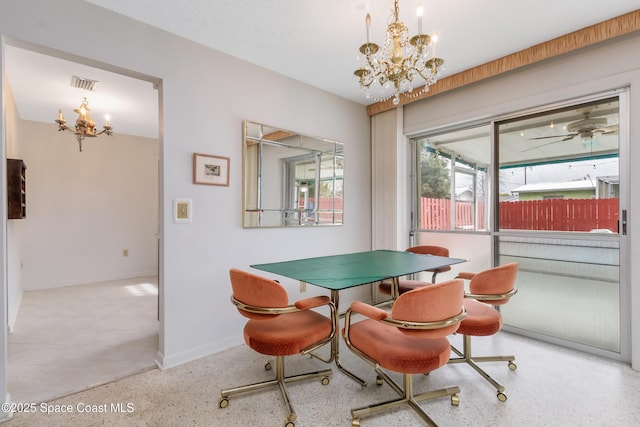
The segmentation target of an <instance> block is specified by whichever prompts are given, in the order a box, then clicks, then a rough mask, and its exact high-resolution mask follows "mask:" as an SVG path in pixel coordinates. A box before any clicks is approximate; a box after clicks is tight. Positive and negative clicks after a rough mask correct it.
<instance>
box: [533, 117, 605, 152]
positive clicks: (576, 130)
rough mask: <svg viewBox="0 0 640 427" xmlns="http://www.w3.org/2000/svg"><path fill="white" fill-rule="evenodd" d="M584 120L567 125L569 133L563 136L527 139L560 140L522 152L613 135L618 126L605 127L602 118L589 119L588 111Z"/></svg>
mask: <svg viewBox="0 0 640 427" xmlns="http://www.w3.org/2000/svg"><path fill="white" fill-rule="evenodd" d="M582 114H584V119H582V120H578V121H577V122H573V123H569V124H568V125H567V127H566V129H567V131H568V132H569V133H567V134H564V135H550V136H540V137H537V138H529V139H531V140H537V139H549V138H562V139H560V140H557V141H552V142H549V143H547V144H542V145H537V146H535V147H531V148H528V149H527V150H524V151H529V150H533V149H535V148H539V147H544V146H545V145H550V144H555V143H557V142H563V141H569V140H572V139H573V138H575V137H576V136H579V137H580V138H581V139H582V140H583V141H586V140H591V139H592V138H593V136H594V135H595V134H603V135H604V134H613V133H616V132H618V125H617V124H615V125H610V126H607V119H606V118H604V117H599V118H591V117H589V115H590V114H591V113H590V112H589V111H585V112H583V113H582Z"/></svg>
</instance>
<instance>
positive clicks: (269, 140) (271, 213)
mask: <svg viewBox="0 0 640 427" xmlns="http://www.w3.org/2000/svg"><path fill="white" fill-rule="evenodd" d="M243 128H244V129H243V145H242V149H243V159H242V170H243V175H242V181H243V182H242V186H243V193H244V194H243V208H242V224H243V227H244V228H254V227H296V226H298V227H299V226H318V225H342V223H343V215H344V211H343V202H344V195H343V188H344V187H343V177H344V144H342V143H340V142H336V141H331V140H329V139H326V138H318V137H313V136H309V135H303V134H300V133H298V132H294V131H289V130H285V129H280V128H276V127H273V126H269V125H265V124H262V123H255V122H250V121H247V120H245V121H244V122H243Z"/></svg>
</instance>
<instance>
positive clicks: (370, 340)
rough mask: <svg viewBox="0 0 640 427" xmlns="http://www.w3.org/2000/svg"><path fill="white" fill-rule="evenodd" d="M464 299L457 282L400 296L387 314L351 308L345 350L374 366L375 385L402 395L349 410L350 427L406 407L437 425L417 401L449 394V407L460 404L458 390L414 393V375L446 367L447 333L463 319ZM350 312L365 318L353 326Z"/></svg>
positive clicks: (360, 304)
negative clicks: (397, 377) (394, 375)
mask: <svg viewBox="0 0 640 427" xmlns="http://www.w3.org/2000/svg"><path fill="white" fill-rule="evenodd" d="M463 296H464V284H463V281H462V280H460V279H455V280H450V281H446V282H442V283H438V284H434V285H431V286H424V287H422V288H420V289H415V290H412V291H409V292H406V293H404V294H402V295H400V296H399V297H398V298H397V299H396V300H395V302H394V303H393V306H392V308H391V313H390V314H389V313H387V311H385V310H382V309H380V308H378V307H373V306H371V305H368V304H365V303H363V302H357V301H356V302H354V303H352V304H351V307H350V308H349V310H347V313H346V315H345V328H344V330H343V337H344V339H345V341H346V343H347V346H348V347H349V348H350V349H351V350H352V351H353V352H354V353H355V354H356V355H357V356H359V357H360V358H362V359H363V360H364V361H365V362H367V363H369V364H370V365H371V366H372V367H373V368H374V370H375V371H376V373H377V375H378V384H382V381H384V382H386V383H387V384H389V386H391V388H392V389H393V390H394V391H395V392H396V393H398V394H399V395H400V397H399V398H398V399H396V400H391V401H387V402H383V403H379V404H375V405H370V406H365V407H362V408H357V409H352V410H351V417H352V425H353V426H359V425H360V418H361V417H364V416H367V415H371V414H375V413H377V412H380V411H384V410H386V409H390V408H394V407H397V406H399V405H403V404H405V403H406V404H408V405H409V406H410V407H411V408H413V410H415V411H416V412H417V413H418V415H419V416H420V418H422V419H423V421H425V422H426V423H427V424H431V425H435V423H434V422H433V420H432V419H431V418H430V417H429V415H427V413H426V412H425V411H424V410H423V409H422V408H421V407H420V406H419V404H418V402H420V401H423V400H427V399H432V398H435V397H440V396H450V399H451V403H452V404H453V405H458V403H459V402H458V393H459V392H460V389H459V388H458V387H448V388H445V389H441V390H436V391H429V392H425V393H421V394H417V395H416V394H414V393H413V374H424V373H428V372H431V371H433V370H435V369H437V368H439V367H441V366H443V365H446V364H447V361H448V360H449V356H450V354H451V346H450V344H449V340H448V339H447V335H450V334H452V333H454V332H455V331H456V330H457V329H458V326H459V324H460V321H461V320H462V319H463V318H464V316H465V312H464V308H463V305H462V302H463ZM352 313H359V314H361V315H363V316H365V317H366V319H364V320H361V321H358V322H355V323H352ZM385 370H389V371H394V372H399V373H402V374H403V383H404V386H403V387H401V386H400V385H398V384H397V383H396V382H395V381H394V380H393V379H391V378H390V377H389V375H388V374H387V373H386V372H385Z"/></svg>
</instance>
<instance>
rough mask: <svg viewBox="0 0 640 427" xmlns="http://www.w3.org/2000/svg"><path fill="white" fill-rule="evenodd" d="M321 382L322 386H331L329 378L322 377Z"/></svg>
mask: <svg viewBox="0 0 640 427" xmlns="http://www.w3.org/2000/svg"><path fill="white" fill-rule="evenodd" d="M320 382H321V383H322V385H327V384H329V377H322V379H321V380H320Z"/></svg>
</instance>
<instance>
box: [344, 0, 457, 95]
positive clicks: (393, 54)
mask: <svg viewBox="0 0 640 427" xmlns="http://www.w3.org/2000/svg"><path fill="white" fill-rule="evenodd" d="M422 14H423V9H422V7H419V8H418V34H417V35H415V36H413V37H411V39H409V30H408V29H407V26H406V25H404V24H403V23H402V22H400V20H399V19H398V0H395V1H394V6H393V15H392V16H391V17H390V18H389V19H390V20H392V22H390V23H389V24H388V27H387V35H386V38H385V42H384V47H383V48H382V49H381V48H380V46H378V45H377V44H375V43H371V42H370V40H369V28H370V26H371V16H370V15H369V14H367V17H366V20H365V22H366V26H367V42H366V43H365V44H363V45H362V46H360V53H361V55H360V59H361V62H362V65H361V67H360V68H359V69H357V70H356V71H355V72H354V73H353V74H355V75H356V77H358V81H359V83H360V86H361V87H362V89H364V91H365V94H366V96H367V98H368V99H373V100H375V101H384V100H387V99H389V98H391V97H393V104H394V105H398V104H399V103H400V94H401V93H404V94H405V95H407V96H411V97H416V96H418V95H420V94H422V93H424V92H426V91H428V90H429V86H430V85H432V84H434V83H435V82H436V80H437V79H438V73H439V72H440V70H441V68H442V65H443V64H444V60H443V59H441V58H437V57H436V42H437V36H435V35H434V36H433V37H431V36H428V35H426V34H422ZM414 80H415V81H418V82H420V84H421V85H423V86H422V88H421V89H419V90H417V91H414V88H413V84H414Z"/></svg>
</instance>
